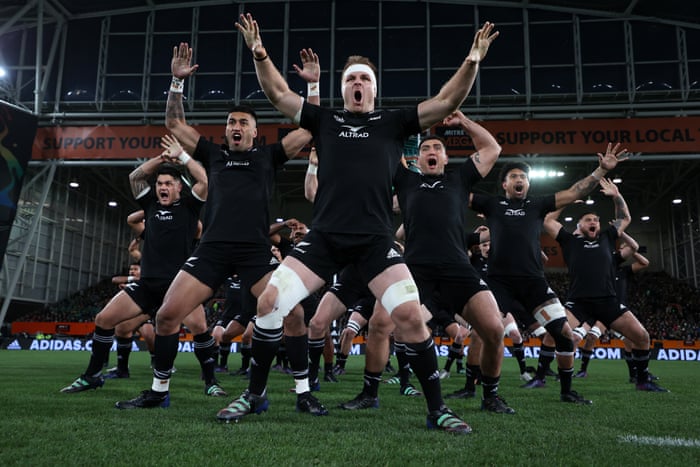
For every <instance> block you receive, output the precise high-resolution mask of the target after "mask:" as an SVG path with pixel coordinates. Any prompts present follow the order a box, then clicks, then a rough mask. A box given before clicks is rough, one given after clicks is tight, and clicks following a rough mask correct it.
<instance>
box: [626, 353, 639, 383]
mask: <svg viewBox="0 0 700 467" xmlns="http://www.w3.org/2000/svg"><path fill="white" fill-rule="evenodd" d="M622 355H623V357H624V359H625V363H626V364H627V371H629V375H630V379H637V367H636V365H635V361H634V357H632V352H628V351H626V350H625V351H624V352H623V353H622Z"/></svg>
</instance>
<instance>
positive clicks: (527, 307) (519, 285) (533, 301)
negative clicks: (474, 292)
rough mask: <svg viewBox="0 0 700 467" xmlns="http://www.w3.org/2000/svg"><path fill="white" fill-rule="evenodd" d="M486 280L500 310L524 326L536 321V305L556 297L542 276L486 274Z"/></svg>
mask: <svg viewBox="0 0 700 467" xmlns="http://www.w3.org/2000/svg"><path fill="white" fill-rule="evenodd" d="M487 280H488V283H489V287H490V288H491V291H492V292H493V295H494V296H495V297H496V302H498V307H499V308H500V309H501V312H502V313H507V312H510V313H511V314H512V315H513V316H514V317H515V319H517V320H518V321H520V322H521V323H522V324H523V325H524V326H525V327H530V326H531V325H533V324H535V323H537V320H536V319H535V317H534V313H535V312H536V311H537V307H538V306H540V305H541V304H543V303H544V302H546V301H548V300H551V299H553V298H558V297H557V294H555V293H554V291H553V290H552V288H551V287H550V286H549V284H548V283H547V279H545V278H544V277H518V276H488V279H487Z"/></svg>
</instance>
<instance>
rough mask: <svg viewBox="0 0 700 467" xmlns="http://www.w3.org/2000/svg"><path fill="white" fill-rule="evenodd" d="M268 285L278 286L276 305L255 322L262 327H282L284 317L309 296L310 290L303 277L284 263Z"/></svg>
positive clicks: (273, 274) (274, 273)
mask: <svg viewBox="0 0 700 467" xmlns="http://www.w3.org/2000/svg"><path fill="white" fill-rule="evenodd" d="M268 285H273V286H275V287H276V288H277V299H276V300H275V306H274V307H273V308H272V311H271V312H270V313H268V314H266V315H265V316H259V317H258V318H257V320H256V321H255V322H256V324H257V326H258V327H260V328H262V329H279V328H281V327H282V321H283V320H284V317H285V316H287V315H288V314H289V312H290V311H292V309H293V308H294V307H295V306H296V304H297V303H299V302H300V301H302V300H303V299H305V298H306V297H308V296H309V291H308V290H307V289H306V286H305V285H304V282H303V281H302V280H301V277H299V275H298V274H297V273H296V272H294V270H293V269H292V268H290V267H288V266H285V265H284V264H280V265H279V266H278V267H277V269H276V270H275V272H273V273H272V277H270V282H269V284H268Z"/></svg>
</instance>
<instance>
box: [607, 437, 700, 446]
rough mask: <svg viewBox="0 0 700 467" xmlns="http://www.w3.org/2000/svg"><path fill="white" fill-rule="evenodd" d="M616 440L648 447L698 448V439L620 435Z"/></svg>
mask: <svg viewBox="0 0 700 467" xmlns="http://www.w3.org/2000/svg"><path fill="white" fill-rule="evenodd" d="M617 439H618V440H619V441H620V442H622V443H634V444H646V445H649V446H677V447H683V448H700V439H683V438H672V437H670V436H663V437H661V436H637V435H622V436H618V437H617Z"/></svg>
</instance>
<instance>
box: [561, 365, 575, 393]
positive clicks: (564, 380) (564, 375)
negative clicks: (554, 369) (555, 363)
mask: <svg viewBox="0 0 700 467" xmlns="http://www.w3.org/2000/svg"><path fill="white" fill-rule="evenodd" d="M573 377H574V367H571V368H559V386H560V388H561V393H562V394H566V393H568V392H570V391H571V380H572V378H573Z"/></svg>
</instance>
